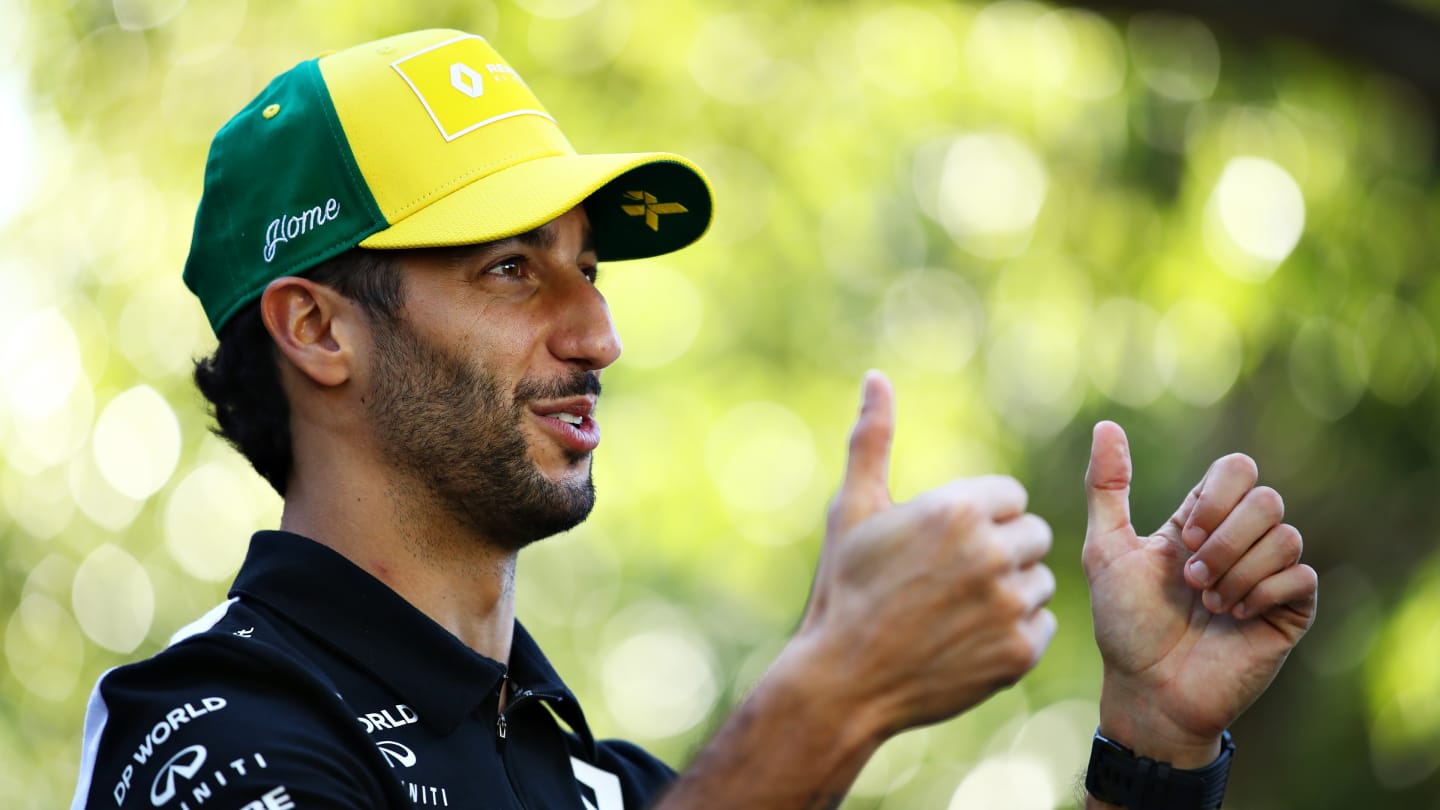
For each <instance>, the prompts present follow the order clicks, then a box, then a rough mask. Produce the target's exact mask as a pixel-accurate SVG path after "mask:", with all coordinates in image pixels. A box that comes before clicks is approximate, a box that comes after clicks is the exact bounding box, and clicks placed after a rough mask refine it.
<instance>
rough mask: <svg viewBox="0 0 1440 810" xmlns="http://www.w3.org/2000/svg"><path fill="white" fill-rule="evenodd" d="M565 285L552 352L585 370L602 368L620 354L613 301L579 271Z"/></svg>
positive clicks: (551, 346)
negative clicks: (607, 299)
mask: <svg viewBox="0 0 1440 810" xmlns="http://www.w3.org/2000/svg"><path fill="white" fill-rule="evenodd" d="M575 276H576V278H575V279H574V280H573V281H571V282H570V283H568V284H567V285H566V289H565V294H564V296H562V300H561V301H560V308H561V316H560V318H559V321H558V326H557V328H556V329H555V330H554V331H553V332H551V335H550V353H551V354H553V355H554V356H555V357H556V358H558V359H559V360H562V361H564V362H566V363H569V364H571V365H574V366H577V367H578V368H580V369H582V370H585V371H599V370H600V369H602V368H605V367H606V366H608V365H610V364H611V363H613V362H615V361H616V359H618V358H619V357H620V349H621V346H620V335H619V333H618V332H616V331H615V322H614V321H613V320H611V318H610V305H609V304H607V303H606V302H605V296H603V295H601V294H600V290H598V289H596V287H595V285H594V284H592V283H590V281H588V280H587V279H585V278H584V277H583V276H581V275H580V274H579V273H576V274H575Z"/></svg>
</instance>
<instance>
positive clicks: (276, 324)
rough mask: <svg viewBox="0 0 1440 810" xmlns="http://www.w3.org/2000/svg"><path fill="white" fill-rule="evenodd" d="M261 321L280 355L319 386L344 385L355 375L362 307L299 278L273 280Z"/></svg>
mask: <svg viewBox="0 0 1440 810" xmlns="http://www.w3.org/2000/svg"><path fill="white" fill-rule="evenodd" d="M260 317H261V319H262V320H264V322H265V329H266V331H268V332H269V333H270V337H271V338H272V339H273V340H274V341H275V345H276V346H278V347H279V349H280V353H281V354H282V355H284V357H285V358H286V359H287V360H289V361H290V364H291V365H293V366H294V367H295V368H296V369H297V370H298V371H299V372H300V373H301V374H304V375H305V376H306V377H308V378H310V380H312V381H313V382H314V383H315V384H316V385H321V386H327V387H329V386H336V385H340V384H342V383H344V382H346V381H348V380H349V379H351V377H352V376H353V375H354V372H355V368H354V361H355V356H356V353H355V348H356V347H355V340H356V339H357V338H358V337H359V336H360V335H361V334H362V333H363V329H364V321H363V319H362V318H361V314H360V312H359V309H358V308H357V307H356V306H355V305H354V303H353V302H351V301H350V300H349V299H348V298H346V297H345V296H343V295H341V294H340V293H338V292H336V291H335V290H333V289H331V288H329V287H327V286H325V285H324V284H317V283H315V282H313V281H311V280H309V279H305V278H300V277H298V276H282V277H280V278H277V279H275V280H274V281H272V282H270V284H269V285H267V286H266V287H265V292H263V293H261V295H260Z"/></svg>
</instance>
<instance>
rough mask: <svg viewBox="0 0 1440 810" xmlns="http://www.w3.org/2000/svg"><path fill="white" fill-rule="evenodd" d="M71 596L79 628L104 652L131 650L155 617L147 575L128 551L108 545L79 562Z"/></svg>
mask: <svg viewBox="0 0 1440 810" xmlns="http://www.w3.org/2000/svg"><path fill="white" fill-rule="evenodd" d="M71 597H72V599H73V600H74V608H75V618H76V619H77V620H78V621H79V623H80V629H82V630H84V631H85V635H87V636H89V637H90V640H91V641H94V642H95V643H96V644H99V645H100V646H101V647H104V648H105V649H107V650H114V651H115V652H119V653H129V652H132V651H134V649H135V648H136V647H138V646H140V642H142V641H144V640H145V636H146V635H148V634H149V632H150V622H151V621H152V620H153V619H154V618H155V589H154V587H153V586H152V585H151V583H150V576H149V574H147V573H146V572H145V568H144V567H143V566H141V565H140V563H139V562H137V561H136V560H135V558H134V557H132V556H130V554H129V553H128V552H126V551H125V550H124V549H122V548H117V547H116V546H113V545H110V544H108V543H107V544H105V545H102V546H100V547H99V548H97V549H95V550H94V551H92V552H90V554H89V556H87V557H86V558H85V560H84V561H83V562H81V563H80V567H79V568H78V569H76V571H75V584H74V587H73V588H72V589H71Z"/></svg>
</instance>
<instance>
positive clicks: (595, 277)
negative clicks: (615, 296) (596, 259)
mask: <svg viewBox="0 0 1440 810" xmlns="http://www.w3.org/2000/svg"><path fill="white" fill-rule="evenodd" d="M580 272H581V273H584V274H585V278H587V279H589V280H590V283H591V284H594V283H596V282H597V281H599V280H600V266H599V265H594V264H592V265H589V266H587V267H582V268H580Z"/></svg>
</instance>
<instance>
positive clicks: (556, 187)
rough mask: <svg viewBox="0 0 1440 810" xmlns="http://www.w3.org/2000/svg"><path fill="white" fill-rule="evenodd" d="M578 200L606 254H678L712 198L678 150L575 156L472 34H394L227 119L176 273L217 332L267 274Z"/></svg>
mask: <svg viewBox="0 0 1440 810" xmlns="http://www.w3.org/2000/svg"><path fill="white" fill-rule="evenodd" d="M604 103H606V104H611V105H618V104H623V103H624V102H623V100H620V99H609V100H606V101H605V102H604ZM582 203H583V204H584V205H585V209H586V212H587V214H588V215H589V217H590V223H591V226H592V227H593V228H594V230H595V239H596V247H597V250H598V253H599V257H600V259H601V260H602V261H617V260H621V259H638V258H644V257H647V256H657V255H659V254H662V253H668V252H670V251H672V250H677V249H679V248H682V247H684V246H685V245H688V244H690V243H691V242H693V241H695V240H696V239H698V238H700V236H701V234H703V233H704V232H705V230H706V228H708V227H709V225H710V219H711V213H712V210H713V201H712V197H711V191H710V185H709V181H708V180H706V178H705V175H704V173H703V172H702V171H701V170H700V168H699V167H697V166H696V165H695V164H694V163H692V162H690V161H689V160H687V159H685V158H683V157H680V156H679V155H673V154H668V153H663V152H646V153H633V154H603V155H580V154H576V152H575V149H574V148H573V147H572V146H571V145H570V142H569V141H568V140H566V138H565V135H564V134H563V133H562V132H561V131H560V127H559V125H558V124H556V122H555V119H554V118H552V117H550V114H549V113H547V112H546V111H545V108H544V107H542V106H541V105H540V101H539V100H538V99H537V98H535V95H534V93H532V92H531V91H530V88H529V87H528V86H527V85H526V84H525V82H524V80H523V79H521V78H520V76H519V74H517V73H516V72H515V70H514V69H513V68H511V67H510V65H509V64H508V63H506V62H505V60H504V59H503V58H502V57H501V56H500V54H499V53H497V52H496V51H495V49H494V48H492V47H491V46H490V44H489V43H488V42H486V41H485V40H484V39H483V38H482V37H479V36H476V35H474V34H466V33H463V32H461V31H449V30H432V31H416V32H413V33H409V34H401V35H398V36H394V37H390V38H387V39H382V40H378V41H376V42H370V43H366V44H364V45H359V46H356V47H353V48H349V49H346V50H343V51H339V52H337V53H333V54H330V55H328V56H324V57H321V58H319V59H312V60H309V61H306V62H301V63H300V64H298V65H296V66H295V67H293V68H291V69H290V70H288V71H286V72H285V73H282V74H281V75H280V76H278V77H276V78H275V80H274V81H272V82H271V83H270V85H269V86H268V87H266V88H265V90H264V91H263V92H261V93H260V95H259V96H257V97H256V98H255V99H254V100H253V101H251V102H250V104H249V105H248V106H246V107H245V108H244V109H243V110H241V111H240V112H239V113H238V114H237V115H236V116H235V117H234V118H232V119H230V121H229V122H228V123H226V124H225V126H224V127H222V128H221V129H220V131H219V133H217V134H216V135H215V139H214V141H213V142H212V143H211V145H210V157H209V160H208V161H207V163H206V168H205V188H204V192H203V195H202V197H201V199H200V207H199V210H198V211H197V212H196V215H195V232H194V235H193V237H192V238H191V243H190V255H189V257H188V258H187V259H186V261H185V274H184V277H185V283H186V285H187V286H189V288H190V289H191V291H192V292H194V293H195V295H196V296H197V297H198V298H199V299H200V302H201V304H202V305H203V306H204V308H205V315H206V317H208V318H209V319H210V325H211V327H212V328H213V329H214V330H215V332H216V334H218V333H219V332H220V329H221V327H223V326H224V325H225V323H226V322H227V321H229V319H230V318H231V317H232V316H233V315H235V313H236V312H238V311H239V310H241V309H242V308H244V307H245V306H246V305H248V304H250V303H252V302H253V301H255V300H256V299H257V298H258V297H259V296H260V293H261V292H263V291H264V289H265V286H266V285H267V284H269V283H270V281H272V280H273V279H276V278H279V277H281V276H287V275H299V274H301V273H303V272H305V271H306V270H308V269H310V268H312V267H314V266H315V265H317V264H319V263H321V262H323V261H325V260H326V259H329V258H331V257H333V256H336V255H338V254H340V253H343V252H344V251H346V250H349V249H351V248H353V247H356V246H357V245H358V246H360V247H366V248H375V249H400V248H419V247H439V246H444V245H464V244H475V243H480V242H490V241H494V240H496V239H504V238H506V237H510V236H515V235H516V234H520V233H524V232H526V231H529V230H533V229H535V228H538V227H540V226H541V225H544V224H545V223H547V222H549V221H550V220H552V219H555V218H556V217H558V216H560V215H561V214H563V213H565V212H566V211H568V210H570V209H571V208H573V207H575V206H576V205H580V204H582Z"/></svg>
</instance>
